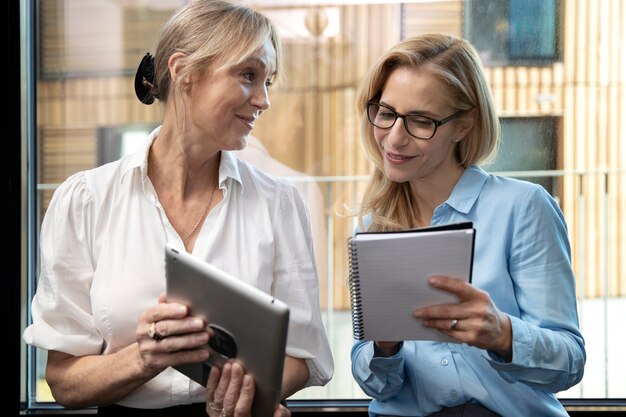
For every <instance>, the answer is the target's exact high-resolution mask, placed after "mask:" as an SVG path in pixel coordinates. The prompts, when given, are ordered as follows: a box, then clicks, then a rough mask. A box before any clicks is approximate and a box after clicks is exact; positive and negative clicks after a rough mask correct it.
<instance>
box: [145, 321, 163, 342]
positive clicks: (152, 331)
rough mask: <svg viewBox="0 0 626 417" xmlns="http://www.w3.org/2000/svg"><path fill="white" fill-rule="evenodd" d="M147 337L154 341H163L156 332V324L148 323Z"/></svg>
mask: <svg viewBox="0 0 626 417" xmlns="http://www.w3.org/2000/svg"><path fill="white" fill-rule="evenodd" d="M148 336H150V338H151V339H154V340H161V339H163V336H161V335H160V334H159V333H158V332H157V330H156V322H152V323H150V327H148Z"/></svg>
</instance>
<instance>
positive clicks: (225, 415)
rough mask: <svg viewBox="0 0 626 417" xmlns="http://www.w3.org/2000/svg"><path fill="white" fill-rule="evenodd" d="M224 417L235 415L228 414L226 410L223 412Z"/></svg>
mask: <svg viewBox="0 0 626 417" xmlns="http://www.w3.org/2000/svg"><path fill="white" fill-rule="evenodd" d="M222 417H233V415H232V414H229V413H227V412H226V409H223V410H222Z"/></svg>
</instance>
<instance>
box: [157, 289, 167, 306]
mask: <svg viewBox="0 0 626 417" xmlns="http://www.w3.org/2000/svg"><path fill="white" fill-rule="evenodd" d="M162 303H167V293H165V291H163V292H162V293H161V294H159V304H162Z"/></svg>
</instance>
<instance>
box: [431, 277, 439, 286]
mask: <svg viewBox="0 0 626 417" xmlns="http://www.w3.org/2000/svg"><path fill="white" fill-rule="evenodd" d="M428 283H429V284H430V285H437V284H439V278H437V277H430V278H428Z"/></svg>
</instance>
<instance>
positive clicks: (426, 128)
mask: <svg viewBox="0 0 626 417" xmlns="http://www.w3.org/2000/svg"><path fill="white" fill-rule="evenodd" d="M465 112H466V110H459V111H458V112H456V113H454V114H452V115H450V116H448V117H446V118H445V119H441V120H437V119H433V118H432V117H427V116H422V115H421V114H400V113H397V112H395V111H394V110H392V109H391V108H389V107H387V106H385V105H384V104H380V103H376V102H373V101H370V102H368V103H367V118H368V119H369V121H370V123H371V124H373V125H374V126H376V127H378V128H380V129H391V127H392V126H393V125H394V124H395V123H396V120H398V118H399V117H401V118H402V121H403V122H404V128H405V129H406V131H407V132H409V135H411V136H413V137H414V138H418V139H423V140H428V139H431V138H432V137H433V136H435V133H436V132H437V128H438V127H439V126H442V125H444V124H446V123H448V122H449V121H450V120H452V119H454V118H456V117H459V116H460V115H462V114H463V113H465Z"/></svg>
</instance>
